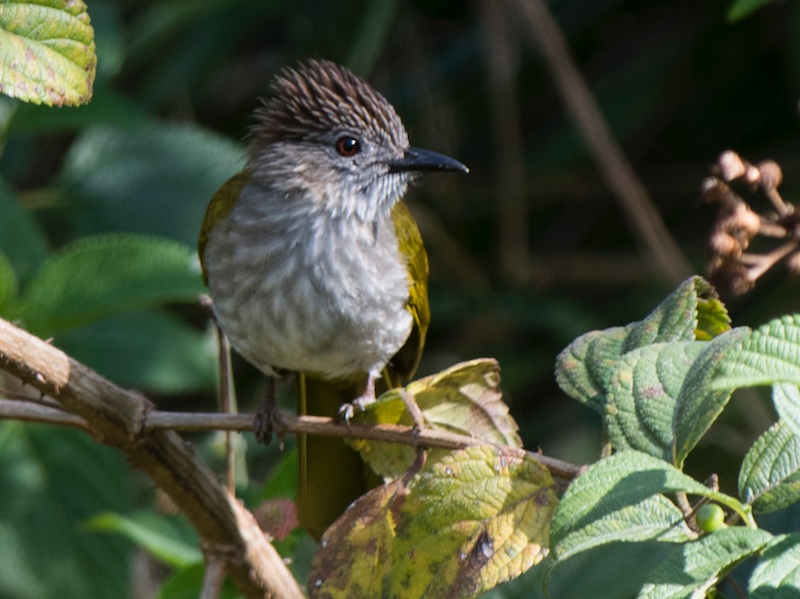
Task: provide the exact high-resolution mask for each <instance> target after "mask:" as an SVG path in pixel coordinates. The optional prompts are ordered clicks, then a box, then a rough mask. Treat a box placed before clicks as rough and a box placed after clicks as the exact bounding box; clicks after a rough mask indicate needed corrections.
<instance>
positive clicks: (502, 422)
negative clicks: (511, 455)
mask: <svg viewBox="0 0 800 599" xmlns="http://www.w3.org/2000/svg"><path fill="white" fill-rule="evenodd" d="M401 392H405V393H407V394H408V395H410V396H411V397H413V398H414V400H415V401H416V402H417V405H418V406H419V408H420V410H421V411H422V415H423V417H424V420H425V426H426V427H428V428H431V429H440V430H446V431H450V432H455V433H459V434H462V435H469V436H472V437H475V438H478V439H481V440H483V441H486V442H488V443H496V444H498V445H505V446H510V447H521V446H522V443H521V441H520V438H519V435H517V423H516V422H515V421H514V419H513V418H512V417H511V416H510V415H509V413H508V405H506V404H505V403H504V402H503V399H502V393H501V392H500V366H499V365H498V363H497V361H496V360H493V359H490V358H484V359H477V360H472V361H469V362H462V363H460V364H456V365H455V366H452V367H450V368H448V369H446V370H443V371H442V372H439V373H437V374H434V375H431V376H428V377H425V378H423V379H420V380H418V381H413V382H412V383H409V385H408V386H406V387H405V389H404V390H399V389H392V390H390V391H388V392H386V393H384V394H383V395H382V396H381V397H380V398H378V402H377V403H375V404H373V405H372V406H369V407H368V408H367V412H365V413H363V414H360V415H357V416H356V421H357V422H365V423H370V424H403V425H407V426H410V425H412V424H413V422H412V420H411V417H410V415H409V414H408V412H407V411H406V409H405V405H404V403H403V399H402V396H401ZM352 445H353V446H354V447H355V448H356V449H357V450H358V451H360V452H361V455H362V457H363V458H364V460H365V461H366V462H367V463H368V464H370V466H371V467H372V469H373V470H375V472H377V473H378V474H380V475H381V476H383V477H384V478H385V479H387V480H390V479H393V478H395V477H396V476H399V475H400V474H401V473H403V472H405V471H406V470H407V469H408V467H409V466H410V465H411V463H412V462H413V461H414V457H415V452H414V449H413V448H411V447H409V446H405V445H398V444H391V443H376V442H372V441H365V440H357V441H354V442H353V443H352ZM446 454H447V452H445V451H434V450H432V451H429V453H428V462H429V463H431V462H435V461H437V460H438V459H440V458H441V457H442V456H443V455H446Z"/></svg>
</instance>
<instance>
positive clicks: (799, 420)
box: [772, 383, 800, 437]
mask: <svg viewBox="0 0 800 599" xmlns="http://www.w3.org/2000/svg"><path fill="white" fill-rule="evenodd" d="M772 403H773V404H775V409H776V410H777V411H778V416H780V419H781V420H782V421H783V423H784V424H785V425H786V426H787V427H789V430H791V431H792V433H794V434H795V435H796V436H798V437H800V389H798V387H797V385H795V384H792V383H776V384H775V385H773V386H772Z"/></svg>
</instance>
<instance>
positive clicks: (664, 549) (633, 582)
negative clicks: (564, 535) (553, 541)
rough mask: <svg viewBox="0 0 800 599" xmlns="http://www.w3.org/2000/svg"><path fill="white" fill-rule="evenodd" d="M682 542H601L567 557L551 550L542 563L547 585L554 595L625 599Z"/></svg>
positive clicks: (561, 598)
mask: <svg viewBox="0 0 800 599" xmlns="http://www.w3.org/2000/svg"><path fill="white" fill-rule="evenodd" d="M680 547H681V544H680V543H662V542H658V541H640V542H637V543H628V542H613V543H607V544H604V545H598V546H596V547H593V548H591V549H588V550H586V551H581V552H580V553H574V554H572V555H570V556H569V557H568V558H566V559H559V560H555V559H552V557H553V556H552V554H550V555H549V556H548V557H547V558H546V559H545V560H544V561H543V562H542V563H541V564H540V565H539V566H537V567H536V568H535V570H536V569H539V568H546V569H547V572H546V574H545V585H546V590H547V596H548V597H550V598H551V599H556V598H557V599H587V598H589V597H591V599H622V598H630V597H635V596H636V593H638V592H639V591H640V590H641V588H642V586H644V584H645V583H647V582H649V580H650V579H649V578H648V576H649V574H650V572H651V571H652V570H653V569H654V568H656V567H657V566H659V565H660V564H661V563H663V562H664V561H665V560H666V559H667V558H668V557H669V556H670V555H671V554H673V553H675V552H678V551H680Z"/></svg>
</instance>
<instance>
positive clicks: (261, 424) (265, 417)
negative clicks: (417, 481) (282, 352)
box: [253, 376, 283, 445]
mask: <svg viewBox="0 0 800 599" xmlns="http://www.w3.org/2000/svg"><path fill="white" fill-rule="evenodd" d="M282 429H283V422H282V421H281V415H280V413H279V412H278V404H277V402H276V401H275V378H274V377H271V376H270V377H267V389H266V391H265V392H264V400H263V401H262V402H261V407H260V409H259V410H258V412H257V413H256V417H255V422H254V423H253V430H254V432H255V435H256V441H258V442H259V443H263V444H264V445H267V444H269V442H270V441H271V440H272V433H274V432H275V431H278V437H279V438H280V431H281V430H282ZM281 444H283V439H281Z"/></svg>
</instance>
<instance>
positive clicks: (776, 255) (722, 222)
mask: <svg viewBox="0 0 800 599" xmlns="http://www.w3.org/2000/svg"><path fill="white" fill-rule="evenodd" d="M782 180H783V173H782V171H781V167H780V166H779V165H778V164H777V163H776V162H773V161H771V160H766V161H764V162H761V163H759V164H756V165H753V164H750V163H749V162H747V161H745V160H743V159H742V158H741V157H740V156H739V155H738V154H737V153H736V152H732V151H726V152H723V153H722V154H721V155H720V157H719V159H718V160H717V162H716V164H714V165H713V166H712V167H711V175H710V176H709V177H707V178H706V179H704V180H703V184H702V195H703V199H704V200H706V201H708V202H714V203H717V204H719V206H720V211H719V217H718V218H717V221H716V223H715V226H714V230H713V231H712V233H711V238H710V240H709V244H710V247H711V251H712V252H713V254H714V257H713V258H712V260H711V264H710V266H709V279H711V281H712V282H713V283H714V285H715V286H716V287H717V289H719V290H720V291H722V292H727V293H729V294H733V295H741V294H743V293H747V292H748V291H750V290H751V289H752V288H753V285H755V282H756V280H757V279H758V278H759V277H760V276H761V275H763V274H764V273H765V272H767V271H768V270H769V269H770V268H772V267H773V266H774V265H775V264H777V263H778V262H780V261H781V260H783V259H784V258H785V259H786V265H787V267H788V268H789V269H790V270H791V271H792V272H794V273H800V251H798V249H800V235H798V234H799V233H800V215H798V213H797V212H796V211H795V207H794V206H793V205H792V204H789V203H787V202H785V201H784V200H783V198H782V197H781V195H780V193H779V192H778V186H779V185H780V184H781V181H782ZM738 189H741V190H742V191H744V192H748V193H751V194H752V193H756V192H758V191H761V192H762V193H763V194H764V195H766V197H767V199H768V200H769V201H770V203H771V204H772V208H773V210H772V211H770V212H769V213H768V214H766V215H764V216H762V215H759V214H757V213H756V212H754V211H753V209H752V208H751V207H750V205H749V204H748V203H747V202H746V201H745V200H744V199H743V198H742V197H741V195H740V194H739V193H738V192H737V190H738ZM756 235H761V236H762V237H769V238H774V239H781V240H783V243H781V244H780V245H779V246H778V247H775V248H774V249H772V250H771V251H769V252H767V253H764V254H756V253H750V252H748V251H747V249H748V248H749V247H750V243H751V241H752V240H753V238H754V237H756Z"/></svg>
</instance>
